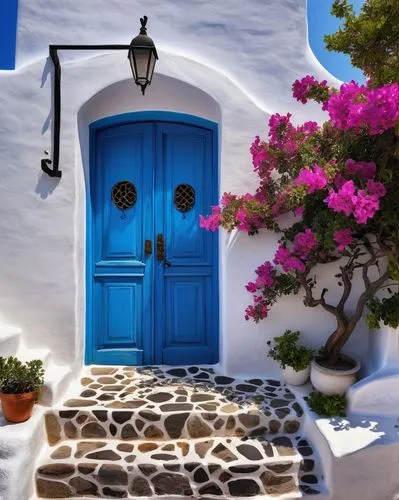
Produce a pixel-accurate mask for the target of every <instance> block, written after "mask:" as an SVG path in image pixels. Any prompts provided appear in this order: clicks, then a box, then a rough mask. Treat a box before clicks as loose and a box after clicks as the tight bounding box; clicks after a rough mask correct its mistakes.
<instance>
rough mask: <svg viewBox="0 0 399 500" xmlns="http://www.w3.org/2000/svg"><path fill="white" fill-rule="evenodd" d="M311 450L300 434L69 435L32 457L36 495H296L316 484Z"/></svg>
mask: <svg viewBox="0 0 399 500" xmlns="http://www.w3.org/2000/svg"><path fill="white" fill-rule="evenodd" d="M312 453H313V451H312V449H311V447H310V446H309V444H308V443H307V441H305V440H303V439H301V437H300V436H296V437H295V438H294V439H293V438H288V437H277V438H275V439H274V440H273V441H271V442H269V441H262V440H257V439H247V440H245V439H240V438H212V439H196V440H184V439H181V440H170V441H167V442H159V441H148V440H146V441H141V440H137V441H133V442H126V441H121V440H116V439H115V440H112V441H111V440H90V439H88V440H84V441H81V440H69V441H65V442H63V443H62V444H61V445H59V446H57V447H53V448H48V449H47V450H46V452H45V457H44V458H43V459H41V460H40V461H39V464H38V465H39V467H38V470H37V474H36V485H37V495H38V497H39V498H80V497H82V496H88V497H91V496H94V497H99V498H136V497H143V496H144V497H154V496H155V497H156V496H167V497H172V496H174V495H177V496H183V497H191V498H193V497H194V498H207V497H211V498H212V497H214V498H239V497H248V496H256V495H260V496H266V498H269V495H272V496H273V498H299V497H303V495H304V493H306V494H317V493H318V492H319V491H320V488H318V487H317V483H318V481H319V479H318V477H317V475H315V473H314V471H315V463H314V459H313V458H312ZM48 454H50V458H48V457H49V455H48Z"/></svg>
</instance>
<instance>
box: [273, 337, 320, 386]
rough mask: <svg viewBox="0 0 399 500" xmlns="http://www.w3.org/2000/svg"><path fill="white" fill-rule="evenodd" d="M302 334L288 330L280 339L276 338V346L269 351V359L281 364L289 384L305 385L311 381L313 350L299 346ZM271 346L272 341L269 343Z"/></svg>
mask: <svg viewBox="0 0 399 500" xmlns="http://www.w3.org/2000/svg"><path fill="white" fill-rule="evenodd" d="M299 336H300V332H298V331H296V332H293V331H291V330H286V331H285V332H284V334H283V335H281V336H280V337H274V339H273V341H274V346H273V347H272V348H271V349H270V350H269V352H268V354H267V355H268V356H269V358H272V359H274V361H277V362H278V363H279V364H280V367H281V371H282V373H283V377H284V380H285V381H286V382H287V384H291V385H303V384H306V382H307V381H308V380H309V375H310V361H311V359H312V353H313V352H312V349H308V348H307V347H305V346H302V345H299V344H298V340H299ZM267 344H268V345H271V341H270V340H269V342H267Z"/></svg>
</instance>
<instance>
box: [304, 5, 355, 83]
mask: <svg viewBox="0 0 399 500" xmlns="http://www.w3.org/2000/svg"><path fill="white" fill-rule="evenodd" d="M307 2H308V24H309V43H310V46H311V48H312V50H313V52H314V54H315V56H316V57H317V59H318V60H319V61H320V63H321V64H322V65H323V66H324V67H325V68H326V69H327V70H328V71H329V72H330V73H332V74H333V75H334V76H336V77H337V78H339V79H340V80H342V81H350V80H352V79H353V80H356V81H364V76H363V73H362V72H361V71H360V70H358V69H356V68H353V67H352V65H351V63H350V59H349V57H347V56H345V55H344V54H338V53H337V52H328V51H327V50H326V49H325V47H324V42H323V37H324V35H326V34H328V33H334V32H335V31H337V29H338V27H339V24H340V21H339V19H337V18H336V17H333V16H332V15H331V14H330V12H331V6H332V4H333V0H307ZM351 3H352V5H353V6H354V7H355V10H356V11H359V10H360V7H361V6H362V5H363V0H351Z"/></svg>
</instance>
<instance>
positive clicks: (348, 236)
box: [333, 228, 353, 252]
mask: <svg viewBox="0 0 399 500" xmlns="http://www.w3.org/2000/svg"><path fill="white" fill-rule="evenodd" d="M333 238H334V240H335V241H336V242H337V243H338V246H337V250H338V251H339V252H343V251H344V250H345V248H346V247H347V246H348V245H350V244H351V243H352V240H353V236H352V230H351V229H349V228H348V229H339V230H338V231H335V232H334V236H333Z"/></svg>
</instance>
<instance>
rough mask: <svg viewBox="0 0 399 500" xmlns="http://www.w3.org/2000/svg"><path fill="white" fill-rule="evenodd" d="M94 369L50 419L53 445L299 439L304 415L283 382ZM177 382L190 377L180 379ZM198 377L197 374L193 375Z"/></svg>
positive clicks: (171, 371) (170, 371) (179, 370)
mask: <svg viewBox="0 0 399 500" xmlns="http://www.w3.org/2000/svg"><path fill="white" fill-rule="evenodd" d="M190 369H191V370H192V371H193V370H194V369H196V370H199V369H198V368H196V367H190V368H188V369H182V368H177V369H176V368H174V369H164V370H160V369H134V368H131V367H126V368H113V367H94V368H91V369H90V372H89V375H88V376H85V377H83V378H82V379H81V384H80V385H78V386H77V387H73V388H72V389H71V396H70V397H69V398H68V399H67V400H66V401H65V402H64V403H63V404H62V405H60V406H58V407H57V408H55V409H53V410H51V411H50V412H49V413H48V414H47V416H46V422H47V431H48V437H49V442H50V443H51V444H55V443H57V442H59V441H60V440H63V439H81V438H102V439H105V438H115V439H124V438H127V439H146V438H147V439H161V440H162V439H179V438H182V439H188V438H192V439H197V438H202V437H226V436H236V437H244V436H250V437H253V436H254V435H263V434H265V433H270V434H276V433H291V434H294V433H296V432H297V431H298V430H299V428H300V426H301V421H302V415H303V410H302V408H301V406H300V405H299V403H298V402H297V401H296V400H295V396H294V394H293V393H292V392H291V391H290V390H289V389H288V388H287V387H286V386H285V385H284V384H281V383H280V382H279V381H275V380H270V379H269V380H261V379H251V380H249V381H239V380H235V379H233V378H230V377H226V376H221V375H216V374H213V373H210V372H206V371H204V369H200V370H199V372H198V373H194V376H195V375H196V376H200V377H204V376H206V375H207V376H209V379H207V380H206V381H205V382H206V383H205V382H204V380H202V379H193V378H190V377H189V376H187V373H189V374H190V372H188V370H190ZM175 374H176V375H177V374H186V375H185V376H184V377H183V376H182V377H181V378H179V377H177V376H175ZM190 375H191V376H193V374H190Z"/></svg>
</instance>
